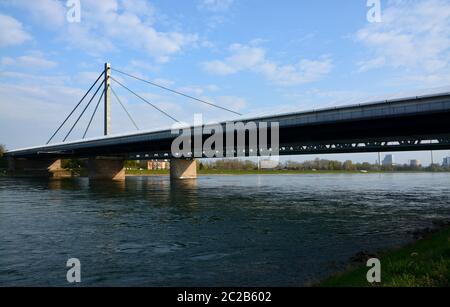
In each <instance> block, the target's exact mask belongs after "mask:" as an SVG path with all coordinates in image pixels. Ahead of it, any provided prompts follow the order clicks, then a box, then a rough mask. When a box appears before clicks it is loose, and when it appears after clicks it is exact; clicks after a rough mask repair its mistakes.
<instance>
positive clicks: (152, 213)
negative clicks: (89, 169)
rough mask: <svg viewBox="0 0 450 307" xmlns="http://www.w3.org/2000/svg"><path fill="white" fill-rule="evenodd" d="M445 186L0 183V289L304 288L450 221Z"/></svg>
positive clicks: (398, 180) (387, 180)
mask: <svg viewBox="0 0 450 307" xmlns="http://www.w3.org/2000/svg"><path fill="white" fill-rule="evenodd" d="M449 182H450V175H448V174H385V175H379V174H376V175H362V174H361V175H298V176H211V177H201V178H199V179H198V180H187V181H172V182H171V181H170V180H169V178H166V177H130V178H127V180H126V181H124V182H89V180H87V179H85V178H75V179H65V180H37V179H14V178H0V232H1V234H2V235H1V236H0V285H61V286H65V285H67V283H66V279H65V275H66V267H65V264H66V261H67V259H68V258H72V257H75V258H79V259H80V261H81V263H82V281H83V283H82V284H83V285H85V286H89V285H98V286H103V285H119V286H125V285H138V286H139V285H140V286H298V285H304V284H306V283H308V282H309V281H311V280H317V279H318V278H321V277H323V276H326V275H327V274H329V273H330V272H333V271H335V270H337V269H341V268H343V267H345V265H346V262H347V260H348V258H349V257H351V256H352V255H354V254H355V253H357V252H359V251H361V250H367V251H376V250H378V249H382V248H386V247H391V246H395V245H397V244H401V243H404V242H405V241H408V240H410V239H411V237H410V235H409V233H410V232H411V231H413V230H415V229H417V228H422V227H428V226H430V225H431V223H432V221H433V220H437V219H443V218H448V217H449V216H450V196H449V195H448V184H449Z"/></svg>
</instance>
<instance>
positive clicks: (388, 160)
mask: <svg viewBox="0 0 450 307" xmlns="http://www.w3.org/2000/svg"><path fill="white" fill-rule="evenodd" d="M383 165H384V166H392V165H395V162H394V155H386V156H384V160H383Z"/></svg>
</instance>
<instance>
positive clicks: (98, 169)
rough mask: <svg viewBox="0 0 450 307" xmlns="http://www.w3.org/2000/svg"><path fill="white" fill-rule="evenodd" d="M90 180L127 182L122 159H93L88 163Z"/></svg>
mask: <svg viewBox="0 0 450 307" xmlns="http://www.w3.org/2000/svg"><path fill="white" fill-rule="evenodd" d="M88 174H89V179H90V180H114V181H121V180H125V166H124V159H123V158H122V157H91V158H89V162H88Z"/></svg>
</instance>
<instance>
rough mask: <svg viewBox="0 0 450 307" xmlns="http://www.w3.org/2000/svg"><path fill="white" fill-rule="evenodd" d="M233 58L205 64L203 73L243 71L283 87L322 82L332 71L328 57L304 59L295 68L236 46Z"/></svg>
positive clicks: (259, 50) (261, 51) (251, 48)
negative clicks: (259, 75)
mask: <svg viewBox="0 0 450 307" xmlns="http://www.w3.org/2000/svg"><path fill="white" fill-rule="evenodd" d="M229 50H230V52H231V56H229V57H227V58H225V59H224V60H215V61H210V62H205V63H203V67H204V69H205V70H206V71H207V72H209V73H212V74H217V75H231V74H235V73H238V72H241V71H253V72H255V73H259V74H262V75H263V76H265V77H266V78H267V79H268V80H270V81H271V82H273V83H275V84H278V85H283V86H290V85H298V84H304V83H310V82H314V81H318V80H320V79H322V78H323V77H324V76H326V75H327V74H329V73H330V72H331V70H332V68H333V65H332V61H331V59H330V58H329V57H328V56H322V57H320V58H319V59H317V60H308V59H302V60H300V61H299V62H298V63H296V64H289V65H280V64H278V63H276V62H274V61H271V60H269V59H267V57H266V52H265V50H264V49H263V48H261V47H257V46H254V44H251V45H241V44H233V45H231V46H230V48H229Z"/></svg>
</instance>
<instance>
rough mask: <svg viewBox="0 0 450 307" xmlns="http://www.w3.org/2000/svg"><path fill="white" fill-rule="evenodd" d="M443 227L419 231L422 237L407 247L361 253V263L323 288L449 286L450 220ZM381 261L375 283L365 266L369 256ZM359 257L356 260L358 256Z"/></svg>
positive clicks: (334, 278)
mask: <svg viewBox="0 0 450 307" xmlns="http://www.w3.org/2000/svg"><path fill="white" fill-rule="evenodd" d="M439 229H440V230H435V231H430V230H425V232H422V233H418V234H417V235H418V236H419V237H422V238H421V239H419V240H418V241H416V242H414V243H411V244H409V245H407V246H405V247H402V248H398V249H395V250H391V251H387V252H383V253H380V254H379V255H367V254H364V253H361V254H360V255H358V258H360V259H357V260H359V261H361V264H360V265H359V266H355V265H353V266H352V267H351V268H349V269H348V270H347V271H346V272H343V273H339V274H336V275H334V276H332V277H330V278H328V279H326V280H324V281H322V282H321V283H319V284H318V285H317V286H319V287H371V286H379V287H448V286H450V223H448V222H447V223H443V224H441V225H440V227H439ZM372 257H374V258H378V259H380V261H381V281H382V282H381V283H380V284H376V285H371V284H369V283H368V282H367V279H366V274H367V271H368V270H369V268H367V267H366V266H365V262H366V261H367V260H368V258H372ZM354 260H356V259H354Z"/></svg>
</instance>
